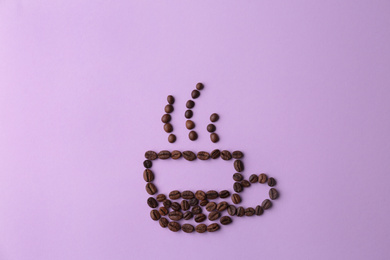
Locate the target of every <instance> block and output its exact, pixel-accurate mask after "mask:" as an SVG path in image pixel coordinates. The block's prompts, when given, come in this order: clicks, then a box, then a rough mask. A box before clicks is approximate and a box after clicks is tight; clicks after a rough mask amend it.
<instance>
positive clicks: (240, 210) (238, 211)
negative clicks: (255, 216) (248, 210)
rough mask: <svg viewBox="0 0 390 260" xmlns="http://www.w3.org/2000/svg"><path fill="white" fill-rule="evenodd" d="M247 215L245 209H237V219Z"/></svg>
mask: <svg viewBox="0 0 390 260" xmlns="http://www.w3.org/2000/svg"><path fill="white" fill-rule="evenodd" d="M244 215H245V209H244V208H243V207H238V208H237V217H242V216H244Z"/></svg>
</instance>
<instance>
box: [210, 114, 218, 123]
mask: <svg viewBox="0 0 390 260" xmlns="http://www.w3.org/2000/svg"><path fill="white" fill-rule="evenodd" d="M218 119H219V115H218V114H217V113H214V114H211V116H210V121H211V122H217V121H218Z"/></svg>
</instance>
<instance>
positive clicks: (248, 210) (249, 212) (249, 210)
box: [245, 207, 255, 216]
mask: <svg viewBox="0 0 390 260" xmlns="http://www.w3.org/2000/svg"><path fill="white" fill-rule="evenodd" d="M254 214H255V209H254V208H252V207H249V208H246V209H245V216H253V215H254Z"/></svg>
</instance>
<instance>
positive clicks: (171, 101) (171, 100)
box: [167, 95, 175, 105]
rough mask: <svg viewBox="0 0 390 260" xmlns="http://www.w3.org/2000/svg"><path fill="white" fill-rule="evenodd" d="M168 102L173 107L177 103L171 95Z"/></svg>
mask: <svg viewBox="0 0 390 260" xmlns="http://www.w3.org/2000/svg"><path fill="white" fill-rule="evenodd" d="M167 101H168V103H169V104H171V105H172V104H173V103H175V98H174V97H173V96H171V95H169V96H168V97H167Z"/></svg>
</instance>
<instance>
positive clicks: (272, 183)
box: [268, 177, 276, 187]
mask: <svg viewBox="0 0 390 260" xmlns="http://www.w3.org/2000/svg"><path fill="white" fill-rule="evenodd" d="M275 185H276V180H275V179H274V178H272V177H271V178H269V179H268V186H270V187H273V186H275Z"/></svg>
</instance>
